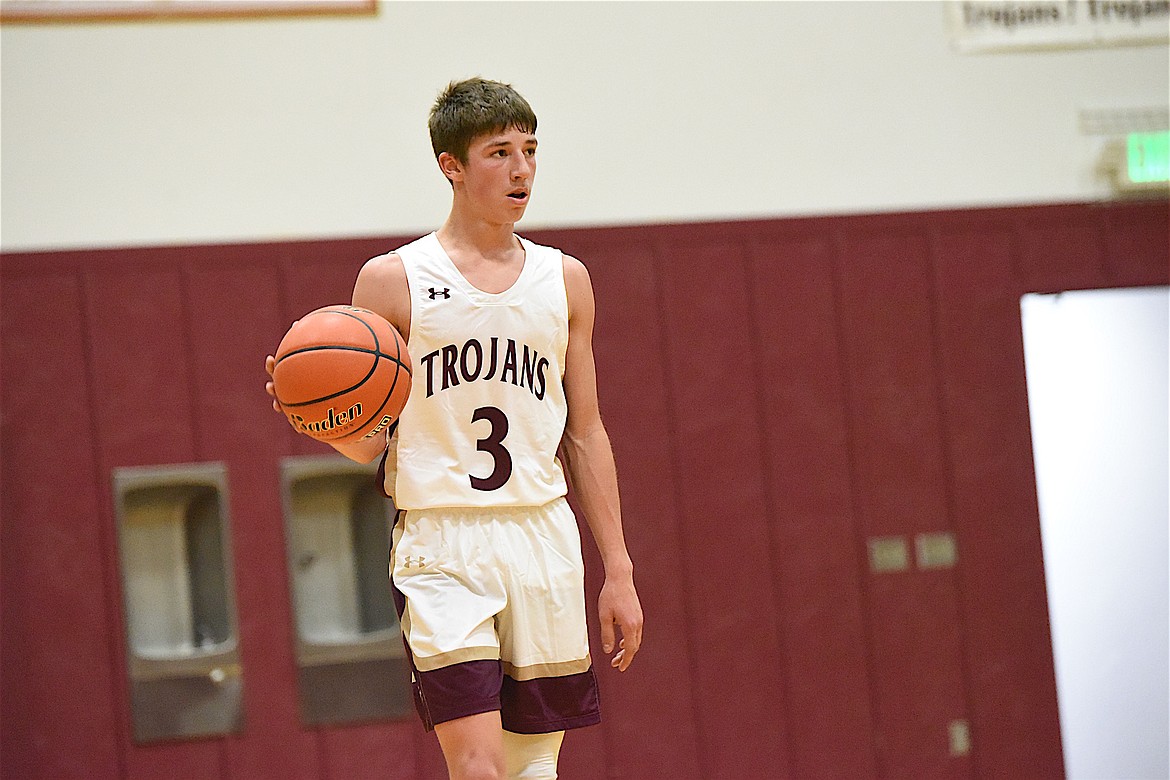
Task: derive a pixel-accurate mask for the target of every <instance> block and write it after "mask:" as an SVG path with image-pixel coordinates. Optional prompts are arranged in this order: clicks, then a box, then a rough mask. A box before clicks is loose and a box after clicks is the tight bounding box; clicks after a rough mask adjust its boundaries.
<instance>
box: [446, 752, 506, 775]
mask: <svg viewBox="0 0 1170 780" xmlns="http://www.w3.org/2000/svg"><path fill="white" fill-rule="evenodd" d="M447 771H448V773H450V775H451V780H504V778H506V777H507V774H506V773H505V767H504V762H503V760H502V759H501V758H500V757H499V756H497V755H494V754H492V753H490V752H481V751H473V752H468V753H464V754H462V755H459V756H455V757H453V758H451V759H449V760H448V761H447Z"/></svg>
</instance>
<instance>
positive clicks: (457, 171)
mask: <svg viewBox="0 0 1170 780" xmlns="http://www.w3.org/2000/svg"><path fill="white" fill-rule="evenodd" d="M439 170H441V171H442V172H443V175H444V176H446V177H447V178H448V179H450V180H451V181H458V180H459V179H461V178H463V163H461V162H459V160H457V159H456V158H455V155H453V154H451V153H450V152H439Z"/></svg>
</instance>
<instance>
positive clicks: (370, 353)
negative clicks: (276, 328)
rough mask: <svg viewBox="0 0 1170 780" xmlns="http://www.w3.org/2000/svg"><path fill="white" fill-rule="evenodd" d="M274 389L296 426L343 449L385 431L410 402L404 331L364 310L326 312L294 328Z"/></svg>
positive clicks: (280, 353) (280, 352)
mask: <svg viewBox="0 0 1170 780" xmlns="http://www.w3.org/2000/svg"><path fill="white" fill-rule="evenodd" d="M275 357H276V365H275V367H274V368H273V370H272V385H273V390H274V392H275V394H276V401H277V403H278V404H280V408H281V410H282V411H283V412H284V414H285V417H287V418H288V421H289V424H290V425H292V427H293V428H294V429H295V430H296V431H297V432H298V433H303V434H305V435H306V436H309V437H311V438H313V439H317V440H318V441H323V442H331V443H335V444H344V443H352V442H356V441H361V440H362V439H368V438H370V437H372V436H374V435H375V434H377V433H379V432H381V431H385V430H386V429H387V428H388V427H389V426H390V425H391V424H392V423H393V422H394V421H395V420H396V419H397V418H398V415H399V414H401V413H402V407H404V406H405V405H406V399H407V397H408V396H409V395H410V382H411V372H410V355H409V354H408V353H407V351H406V343H405V342H404V341H403V339H402V336H401V335H400V334H399V333H398V331H397V330H396V329H395V328H394V326H393V325H391V324H390V323H389V322H387V321H386V320H385V319H383V318H382V317H380V316H378V315H377V314H374V313H373V312H372V311H369V310H367V309H361V308H358V307H356V306H326V307H324V308H321V309H316V310H315V311H311V312H309V313H308V314H306V315H305V316H304V317H301V319H299V320H297V321H296V322H294V323H293V325H292V327H291V328H289V330H288V333H286V334H285V336H284V338H283V339H281V342H280V346H279V347H278V348H277V350H276V355H275Z"/></svg>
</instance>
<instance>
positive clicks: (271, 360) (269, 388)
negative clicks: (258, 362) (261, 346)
mask: <svg viewBox="0 0 1170 780" xmlns="http://www.w3.org/2000/svg"><path fill="white" fill-rule="evenodd" d="M274 368H276V358H275V357H273V356H272V355H269V356H268V357H266V358H264V370H265V371H267V372H268V381H267V382H265V383H264V391H265V392H266V393H268V395H270V396H272V408H273V409H275V410H276V411H278V412H280V413H281V414H284V411H283V410H282V409H281V408H280V404H279V403H277V402H276V387H275V386H274V385H273V384H272V371H273V369H274Z"/></svg>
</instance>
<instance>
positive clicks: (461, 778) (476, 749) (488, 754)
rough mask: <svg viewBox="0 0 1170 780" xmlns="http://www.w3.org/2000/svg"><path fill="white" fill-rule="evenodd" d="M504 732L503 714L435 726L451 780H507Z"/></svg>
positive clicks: (485, 715) (476, 716)
mask: <svg viewBox="0 0 1170 780" xmlns="http://www.w3.org/2000/svg"><path fill="white" fill-rule="evenodd" d="M503 733H504V731H503V728H502V727H501V726H500V713H499V711H494V712H481V713H479V714H478V715H468V716H467V717H466V718H458V719H456V720H449V721H446V722H445V723H436V724H435V735H436V736H438V738H439V746H440V747H441V748H442V749H443V758H444V759H445V760H446V762H447V774H448V775H450V777H451V780H503V778H505V777H507V775H506V774H505V771H506V764H505V760H504V740H503Z"/></svg>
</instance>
